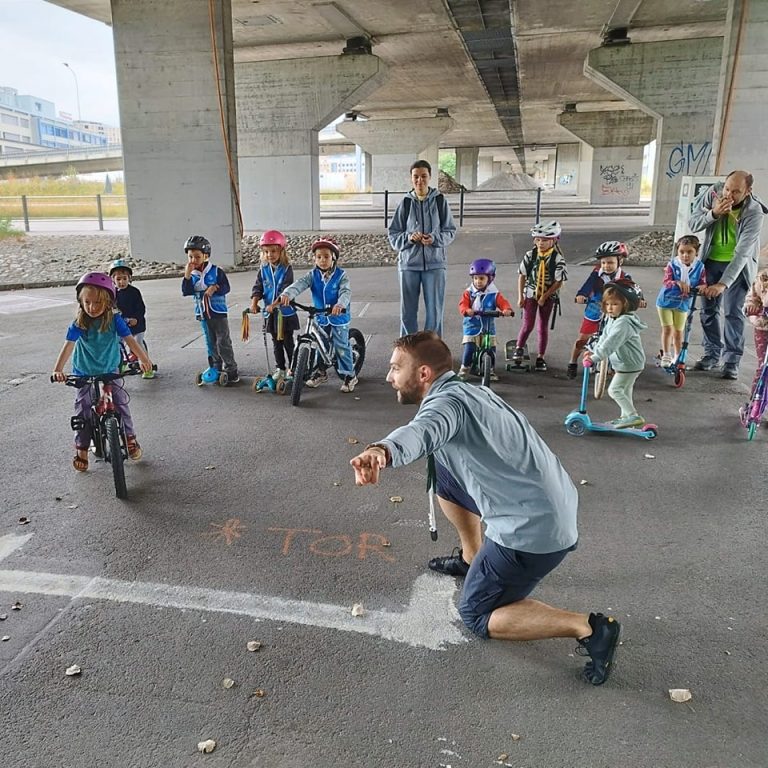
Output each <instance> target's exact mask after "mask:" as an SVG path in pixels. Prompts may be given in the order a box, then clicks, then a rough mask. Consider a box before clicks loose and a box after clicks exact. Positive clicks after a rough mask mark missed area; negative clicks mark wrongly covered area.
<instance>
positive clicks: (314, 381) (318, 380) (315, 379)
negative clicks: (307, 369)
mask: <svg viewBox="0 0 768 768" xmlns="http://www.w3.org/2000/svg"><path fill="white" fill-rule="evenodd" d="M326 381H328V374H327V373H326V372H325V371H315V372H314V374H313V375H312V378H311V379H307V382H306V384H307V386H308V387H309V388H310V389H314V388H315V387H319V386H320V385H321V384H325V382H326Z"/></svg>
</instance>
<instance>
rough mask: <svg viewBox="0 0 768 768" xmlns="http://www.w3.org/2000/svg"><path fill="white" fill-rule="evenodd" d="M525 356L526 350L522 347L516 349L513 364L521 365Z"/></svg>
mask: <svg viewBox="0 0 768 768" xmlns="http://www.w3.org/2000/svg"><path fill="white" fill-rule="evenodd" d="M524 354H525V350H524V349H523V348H522V347H515V351H514V353H513V354H512V362H513V363H514V364H515V365H520V363H522V362H523V355H524Z"/></svg>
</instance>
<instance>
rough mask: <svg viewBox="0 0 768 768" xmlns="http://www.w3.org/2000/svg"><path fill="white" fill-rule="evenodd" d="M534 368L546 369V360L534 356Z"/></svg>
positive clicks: (538, 369) (537, 369)
mask: <svg viewBox="0 0 768 768" xmlns="http://www.w3.org/2000/svg"><path fill="white" fill-rule="evenodd" d="M533 368H534V370H536V371H546V370H547V362H546V360H544V358H543V357H541V356H539V357H537V358H536V364H535V365H534V366H533Z"/></svg>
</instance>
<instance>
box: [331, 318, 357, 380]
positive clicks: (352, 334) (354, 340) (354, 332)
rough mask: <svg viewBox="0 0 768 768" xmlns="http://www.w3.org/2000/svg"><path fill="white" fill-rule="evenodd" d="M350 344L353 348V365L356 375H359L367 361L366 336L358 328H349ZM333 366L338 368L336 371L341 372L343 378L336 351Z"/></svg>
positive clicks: (340, 376)
mask: <svg viewBox="0 0 768 768" xmlns="http://www.w3.org/2000/svg"><path fill="white" fill-rule="evenodd" d="M349 346H350V348H351V349H352V367H353V369H354V371H355V376H357V375H358V374H359V373H360V370H361V369H362V367H363V363H364V362H365V337H364V336H363V334H362V333H360V331H358V330H357V328H350V329H349ZM333 367H334V368H335V369H336V373H338V374H339V378H343V377H342V375H341V374H340V373H339V361H338V360H337V359H336V355H335V353H334V358H333Z"/></svg>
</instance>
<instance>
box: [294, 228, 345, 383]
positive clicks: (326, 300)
mask: <svg viewBox="0 0 768 768" xmlns="http://www.w3.org/2000/svg"><path fill="white" fill-rule="evenodd" d="M312 254H313V256H314V258H315V268H314V269H313V270H312V271H311V272H307V274H306V275H304V276H303V277H300V278H299V279H298V280H297V281H296V282H295V283H292V284H291V285H289V286H288V287H287V288H286V289H285V290H284V291H283V292H282V294H281V295H280V303H281V304H282V305H283V306H284V307H287V306H288V305H289V304H290V302H291V300H292V299H295V298H296V297H297V296H298V295H299V294H300V293H303V292H304V291H306V290H307V288H309V289H310V290H311V291H312V304H313V306H315V307H317V308H318V309H322V308H324V307H329V306H332V307H333V310H332V311H331V313H330V314H329V315H324V314H321V315H317V317H316V320H317V323H318V325H319V326H320V327H321V328H322V329H323V330H324V331H325V332H326V333H327V334H328V336H330V338H331V342H332V343H333V346H334V349H335V350H336V358H337V360H338V366H339V376H341V378H342V382H341V391H342V392H353V391H354V389H355V387H356V386H357V383H358V380H357V376H355V368H354V363H353V360H352V347H351V346H350V344H349V322H350V317H349V305H350V303H351V301H352V291H351V290H350V287H349V278H348V277H347V273H346V272H345V271H344V270H343V269H341V268H340V267H338V266H337V265H336V262H337V260H338V258H339V254H340V249H339V246H338V243H336V241H335V240H333V239H332V238H330V237H321V238H320V239H319V240H315V242H314V243H312ZM326 381H328V374H327V372H326V369H325V368H324V367H323V366H322V365H321V366H320V367H319V368H318V369H317V371H316V372H315V373H314V375H313V376H312V378H310V379H308V380H307V382H306V385H307V386H308V387H312V388H314V387H319V386H320V385H321V384H325V382H326Z"/></svg>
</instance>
